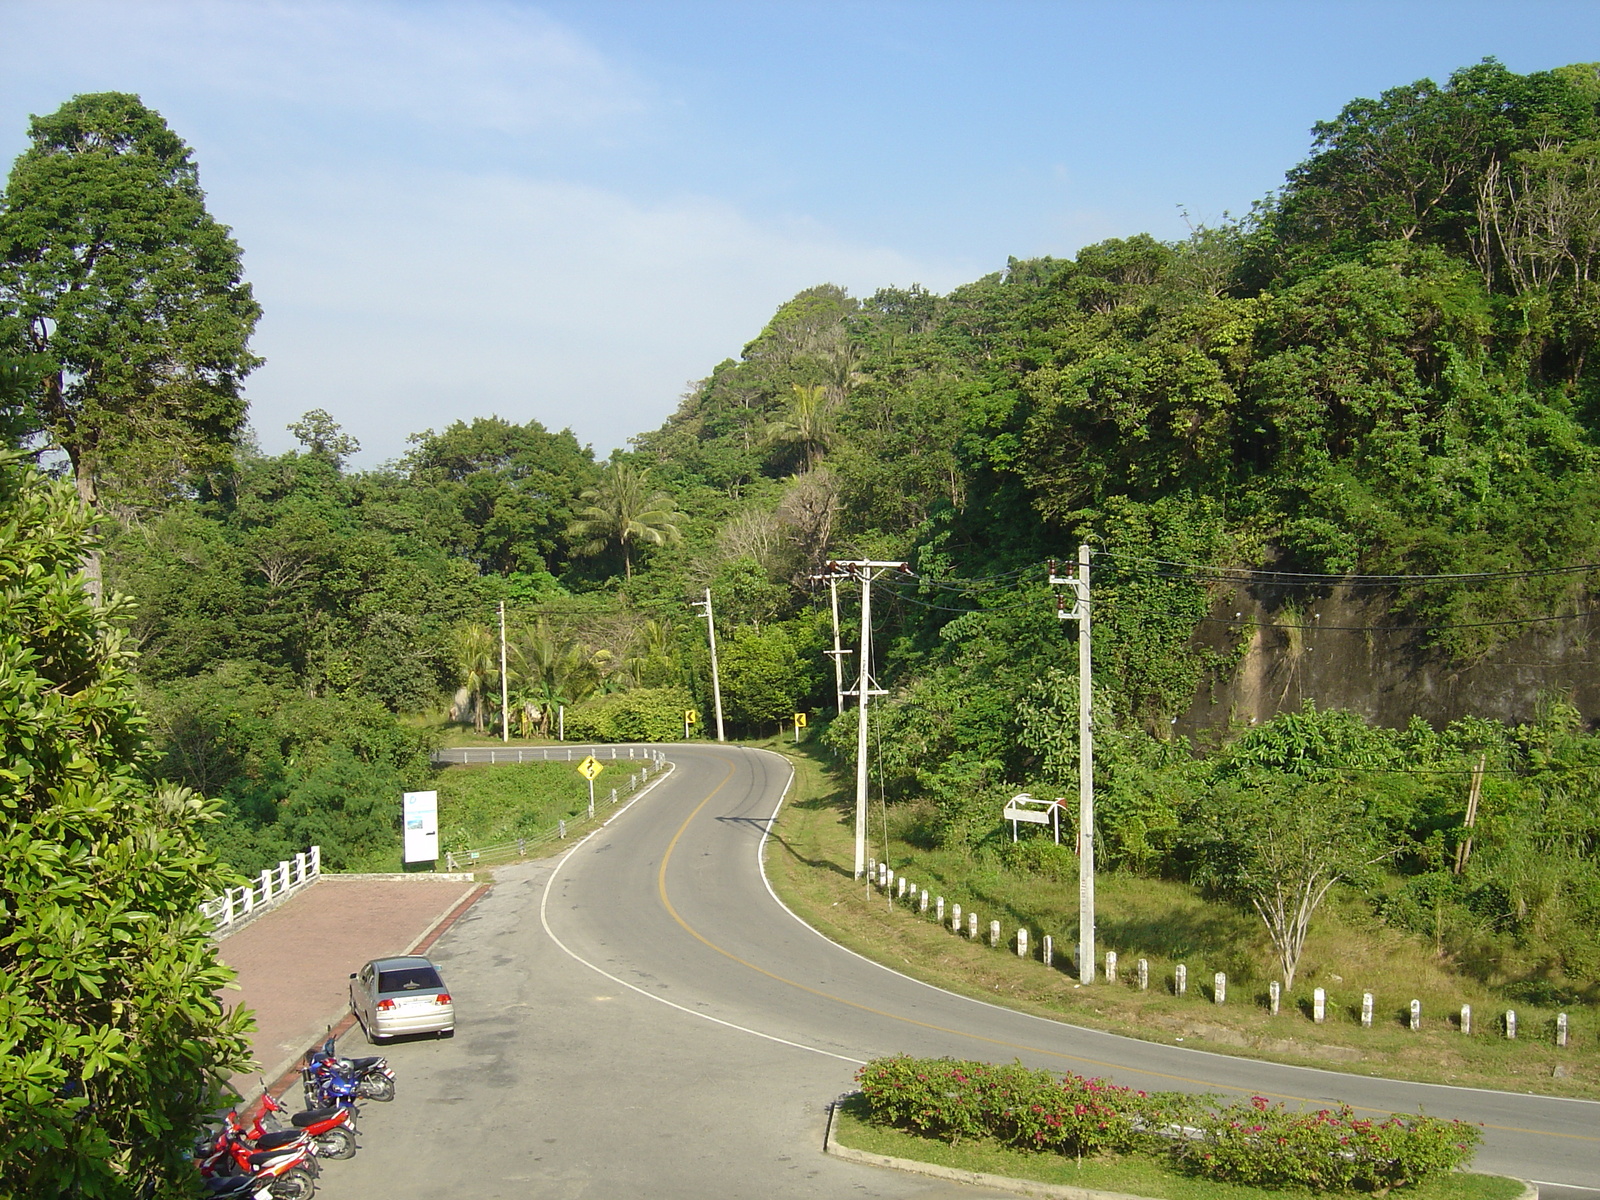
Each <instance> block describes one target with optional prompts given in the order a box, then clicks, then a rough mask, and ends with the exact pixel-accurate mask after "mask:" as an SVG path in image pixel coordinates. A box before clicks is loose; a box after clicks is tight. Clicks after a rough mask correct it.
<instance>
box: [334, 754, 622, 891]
mask: <svg viewBox="0 0 1600 1200" xmlns="http://www.w3.org/2000/svg"><path fill="white" fill-rule="evenodd" d="M606 765H607V768H608V769H609V768H610V767H611V764H609V763H608V764H606ZM627 778H628V775H627V772H626V771H623V772H621V779H622V782H624V783H626V782H627ZM602 783H604V792H605V794H606V795H609V794H610V790H611V787H612V786H613V783H612V782H610V781H607V780H606V775H605V774H602V775H601V776H600V778H599V780H597V781H596V784H595V788H596V793H597V794H599V793H600V790H601V785H602ZM428 786H429V787H430V788H432V789H434V790H435V791H437V792H438V793H439V850H440V853H441V855H442V854H443V853H444V852H445V851H447V850H451V851H455V852H456V853H458V854H459V853H462V852H464V851H467V850H473V849H478V848H480V847H483V846H491V845H495V844H497V843H501V842H507V841H512V840H514V839H516V838H518V837H531V836H532V835H534V834H537V833H542V832H544V831H545V830H548V829H551V828H554V827H555V825H556V823H557V822H558V821H561V820H567V821H569V822H573V823H574V825H573V831H574V832H577V828H576V820H577V818H578V817H579V815H580V814H586V813H587V811H588V807H589V785H588V783H587V782H585V780H584V778H583V776H581V775H579V774H578V772H577V771H576V770H574V769H573V766H572V764H571V763H565V762H560V763H533V762H530V763H498V764H495V765H493V766H489V765H479V764H476V763H475V764H473V765H471V766H461V765H453V766H443V767H439V768H437V769H436V770H435V773H434V777H433V779H432V780H431V781H430V782H429V784H428ZM569 844H570V843H569V842H563V841H556V842H549V843H545V844H543V845H541V846H537V847H535V846H529V847H528V855H529V857H536V856H539V855H543V854H552V853H555V852H556V851H558V850H561V849H564V848H565V847H566V846H567V845H569ZM400 858H401V851H400V849H399V847H387V848H385V849H384V850H382V851H380V852H379V853H377V854H373V855H369V856H368V858H367V859H366V860H364V861H362V862H361V863H360V864H359V865H358V866H357V867H356V870H359V871H400V870H402V869H404V868H403V866H402V864H401V861H400ZM437 869H438V870H444V859H443V858H442V857H441V858H440V860H439V864H438V867H437Z"/></svg>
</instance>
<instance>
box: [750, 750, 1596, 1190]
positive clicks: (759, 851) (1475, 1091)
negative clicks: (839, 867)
mask: <svg viewBox="0 0 1600 1200" xmlns="http://www.w3.org/2000/svg"><path fill="white" fill-rule="evenodd" d="M746 748H747V749H752V750H755V751H756V753H759V754H770V755H772V756H773V757H774V758H778V759H782V761H783V763H784V765H786V766H787V767H788V768H789V782H788V783H786V784H784V785H783V794H782V795H781V796H779V797H778V803H777V804H775V805H774V806H773V809H772V815H771V816H770V817H768V818H767V828H766V829H765V830H764V831H763V832H762V834H761V841H760V842H759V843H758V844H757V845H756V868H757V870H759V871H760V872H761V882H762V884H763V885H764V886H765V887H766V889H767V895H769V896H771V897H772V902H773V903H774V904H776V905H777V906H778V907H779V908H781V909H783V911H784V912H786V913H788V914H789V915H790V916H791V917H793V918H794V919H795V920H796V921H798V922H799V923H800V925H801V927H802V928H805V929H807V930H810V932H812V933H813V934H815V935H816V936H817V937H819V938H821V939H822V940H823V941H825V942H827V943H828V945H830V946H833V947H835V948H836V949H839V950H842V951H844V952H845V953H846V954H850V955H854V956H855V957H856V958H858V959H860V960H861V961H862V962H864V963H867V964H869V965H871V966H874V967H877V968H878V969H879V970H880V971H887V972H889V974H891V975H898V976H899V977H900V978H901V979H905V980H909V981H910V982H911V983H915V984H919V985H921V986H922V987H925V988H928V989H929V990H931V991H935V992H939V993H941V994H942V995H946V996H954V997H955V998H956V999H958V1000H966V1001H968V1002H969V1003H972V1004H981V1005H983V1007H985V1008H992V1009H994V1010H996V1011H997V1012H1003V1013H1009V1014H1011V1015H1012V1016H1014V1017H1027V1018H1028V1019H1029V1020H1031V1021H1042V1022H1044V1023H1045V1024H1047V1025H1055V1026H1061V1025H1065V1026H1067V1027H1068V1028H1069V1029H1076V1030H1078V1031H1080V1032H1082V1033H1087V1034H1094V1035H1097V1036H1099V1037H1105V1038H1116V1039H1118V1040H1119V1041H1121V1040H1126V1041H1132V1042H1140V1039H1138V1038H1123V1036H1122V1035H1121V1034H1117V1033H1110V1032H1108V1031H1107V1030H1104V1029H1090V1028H1089V1027H1087V1026H1084V1025H1074V1024H1072V1022H1070V1021H1057V1020H1055V1019H1053V1018H1051V1017H1040V1016H1036V1015H1035V1014H1033V1013H1026V1012H1019V1011H1018V1010H1017V1009H1014V1008H1007V1007H1005V1006H1004V1005H1003V1004H994V1003H991V1002H990V1001H988V1000H979V999H977V998H976V997H973V996H963V995H961V993H959V992H952V991H948V990H946V989H945V988H942V987H939V986H938V985H936V984H932V983H928V982H927V981H925V980H922V979H918V978H916V977H915V976H914V975H907V974H906V973H905V972H903V971H897V970H895V969H894V968H893V967H886V966H884V965H883V964H882V963H881V962H876V961H874V960H873V959H870V958H868V957H867V956H866V955H865V954H858V953H857V952H856V951H854V950H852V949H850V947H848V946H841V945H839V943H838V942H836V941H834V940H833V939H832V938H830V937H829V936H828V935H827V934H825V933H823V932H821V931H820V930H818V929H816V928H814V927H812V926H811V925H809V924H807V923H806V921H805V918H803V917H801V916H800V915H799V914H798V913H796V912H795V911H794V910H793V909H792V908H790V907H789V906H788V905H787V904H785V903H784V902H783V901H782V900H780V899H779V898H778V893H777V892H775V891H773V890H772V881H771V880H770V879H768V878H767V864H766V855H765V850H766V846H767V838H768V837H769V836H770V835H771V833H772V827H773V825H775V824H776V823H777V820H778V812H779V810H781V809H782V808H783V802H784V801H785V800H786V799H788V796H789V788H790V787H792V786H793V784H794V778H795V774H794V764H793V763H791V762H790V761H789V760H788V759H787V758H784V756H783V755H781V754H779V753H777V752H776V751H774V750H760V749H757V748H755V747H746ZM1140 1044H1141V1045H1155V1046H1165V1047H1166V1048H1167V1049H1168V1050H1182V1051H1184V1052H1185V1053H1187V1054H1193V1055H1198V1056H1200V1057H1204V1058H1220V1059H1226V1060H1228V1061H1230V1062H1253V1063H1261V1064H1262V1065H1263V1066H1268V1067H1279V1068H1282V1069H1283V1070H1286V1071H1307V1072H1313V1073H1315V1074H1318V1075H1326V1076H1328V1077H1329V1078H1330V1079H1366V1080H1378V1081H1381V1082H1386V1083H1401V1084H1410V1081H1409V1080H1405V1079H1390V1078H1389V1077H1388V1076H1386V1075H1351V1074H1349V1073H1347V1072H1345V1071H1329V1070H1326V1069H1325V1068H1322V1067H1297V1066H1292V1065H1290V1064H1289V1063H1277V1062H1271V1061H1269V1060H1267V1059H1259V1058H1246V1057H1244V1056H1241V1055H1236V1054H1218V1053H1217V1052H1216V1051H1214V1050H1198V1049H1195V1048H1194V1047H1192V1046H1169V1045H1167V1043H1166V1042H1140ZM1123 1069H1124V1070H1128V1071H1137V1072H1138V1073H1139V1074H1149V1072H1148V1071H1139V1069H1138V1068H1137V1067H1126V1068H1123ZM1218 1086H1219V1087H1221V1088H1222V1089H1223V1090H1225V1091H1235V1092H1246V1093H1247V1092H1248V1091H1249V1090H1250V1089H1248V1088H1238V1087H1233V1088H1230V1087H1227V1086H1226V1085H1222V1084H1219V1085H1218ZM1411 1086H1415V1087H1426V1088H1438V1089H1440V1090H1441V1091H1450V1092H1469V1093H1471V1094H1472V1095H1475V1096H1516V1097H1517V1098H1518V1099H1523V1100H1525V1099H1527V1098H1528V1097H1529V1096H1534V1098H1535V1099H1539V1100H1549V1101H1551V1102H1553V1103H1557V1104H1595V1105H1600V1100H1584V1099H1582V1098H1580V1097H1573V1096H1535V1094H1534V1093H1532V1092H1508V1091H1504V1090H1502V1089H1500V1088H1472V1087H1462V1086H1461V1085H1460V1084H1454V1083H1418V1084H1411ZM1550 1186H1551V1187H1573V1186H1575V1185H1573V1184H1569V1183H1553V1184H1551V1185H1550ZM1589 1190H1590V1191H1595V1192H1600V1188H1590V1189H1589Z"/></svg>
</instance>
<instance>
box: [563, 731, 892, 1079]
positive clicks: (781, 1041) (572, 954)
mask: <svg viewBox="0 0 1600 1200" xmlns="http://www.w3.org/2000/svg"><path fill="white" fill-rule="evenodd" d="M786 761H787V760H786ZM675 769H676V767H674V770H675ZM666 777H667V776H666V774H665V773H663V774H661V775H658V776H657V777H656V779H655V782H654V783H652V784H651V785H650V786H649V787H647V788H644V789H642V790H641V791H640V792H639V794H638V795H637V796H635V797H634V798H633V799H632V800H629V801H628V803H627V804H625V805H623V806H622V807H621V808H619V809H618V810H617V811H616V812H614V813H612V814H611V816H610V817H609V818H607V819H606V821H605V822H604V823H603V824H602V825H600V826H599V828H597V829H592V830H590V831H589V832H588V833H587V834H585V835H584V836H583V838H582V839H580V840H579V841H578V842H577V843H575V844H574V845H573V847H572V849H570V850H568V851H567V852H566V853H565V854H563V855H562V856H561V858H560V859H559V860H558V861H557V862H556V865H555V869H554V870H553V871H551V872H550V878H549V879H547V880H546V881H545V885H544V894H543V895H541V896H540V897H539V924H541V925H543V926H544V931H545V933H546V934H547V935H548V936H549V938H550V940H551V941H552V942H554V943H555V944H556V945H557V946H558V947H560V949H561V952H562V953H563V954H565V955H566V956H567V957H568V958H570V959H572V960H573V961H574V962H577V963H580V964H582V965H583V966H585V967H588V968H589V970H591V971H593V972H594V973H595V974H596V975H601V976H604V977H605V978H606V979H609V980H610V981H611V982H612V983H615V984H617V985H618V986H619V987H625V988H627V989H628V990H629V991H631V992H637V993H639V995H641V996H643V997H645V998H646V999H647V1000H654V1001H655V1002H656V1003H657V1004H665V1005H666V1006H667V1007H668V1008H675V1009H677V1010H678V1011H679V1012H681V1013H686V1014H688V1015H689V1016H691V1017H699V1018H700V1019H701V1020H702V1021H710V1022H711V1023H712V1024H713V1025H721V1026H722V1027H723V1028H725V1029H733V1030H737V1031H738V1032H739V1033H748V1034H750V1035H751V1036H752V1037H758V1038H761V1039H763V1040H765V1041H768V1042H776V1043H777V1044H778V1045H780V1046H789V1047H792V1048H793V1049H795V1050H809V1051H810V1052H811V1053H812V1054H821V1055H823V1056H824V1057H826V1058H835V1059H838V1060H839V1061H840V1062H847V1063H850V1064H852V1065H854V1066H858V1067H862V1066H866V1062H865V1061H864V1060H862V1059H859V1058H847V1057H846V1056H845V1055H843V1054H835V1053H833V1051H831V1050H823V1049H821V1048H820V1047H817V1046H807V1045H805V1044H804V1043H803V1042H791V1041H789V1040H788V1039H787V1038H781V1037H778V1036H777V1035H776V1034H771V1033H762V1032H761V1030H759V1029H751V1028H749V1027H748V1026H745V1025H735V1024H734V1023H733V1022H732V1021H724V1020H723V1019H722V1018H721V1017H713V1016H712V1015H711V1014H710V1013H703V1012H696V1011H695V1010H694V1009H692V1008H685V1007H684V1006H683V1005H681V1004H675V1003H673V1002H672V1001H671V1000H668V999H667V998H666V997H665V996H657V995H656V994H655V993H654V992H647V991H645V990H644V989H643V988H642V987H639V986H638V985H636V984H632V983H629V982H628V981H627V980H626V979H618V978H617V977H616V976H615V975H613V974H612V973H611V972H610V971H607V970H606V969H605V968H603V967H598V966H596V965H595V964H594V963H592V962H590V961H589V960H588V959H586V958H584V957H583V956H582V955H580V954H578V953H577V952H576V951H574V950H573V949H572V948H571V947H569V946H568V945H567V944H566V943H565V942H563V941H562V940H561V939H560V938H558V937H557V936H556V933H555V930H553V929H551V928H550V920H549V916H548V914H547V912H546V907H547V902H548V901H549V899H550V893H551V892H552V891H553V890H554V889H555V885H556V877H557V876H558V875H560V874H561V868H562V867H564V866H566V865H567V860H568V859H569V858H571V857H572V856H573V855H574V854H576V853H577V852H578V851H579V850H581V849H583V846H584V843H585V842H587V841H588V840H589V839H590V838H592V837H594V835H595V834H597V833H599V832H600V831H601V830H603V829H605V828H606V826H607V825H610V824H611V822H612V821H615V820H616V819H617V818H618V817H620V816H621V815H622V814H623V813H625V812H627V811H628V809H630V808H632V807H633V806H634V805H635V804H637V803H638V802H639V801H640V800H643V799H644V798H645V796H647V795H648V794H649V793H650V792H651V791H653V790H654V789H655V786H656V784H657V783H660V782H661V781H662V780H664V779H665V778H666ZM789 778H790V781H791V782H792V781H793V779H794V771H793V769H792V768H791V769H790V772H789ZM788 790H789V789H788V787H787V786H785V788H784V793H785V794H787V793H788ZM765 837H766V835H765V833H763V834H762V838H763V840H765ZM763 878H764V876H763Z"/></svg>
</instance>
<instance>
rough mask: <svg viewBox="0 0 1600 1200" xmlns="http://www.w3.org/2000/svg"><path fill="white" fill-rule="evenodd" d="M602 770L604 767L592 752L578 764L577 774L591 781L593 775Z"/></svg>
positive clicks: (592, 780)
mask: <svg viewBox="0 0 1600 1200" xmlns="http://www.w3.org/2000/svg"><path fill="white" fill-rule="evenodd" d="M604 770H605V768H604V767H603V766H601V765H600V760H599V759H598V758H596V757H595V756H594V755H592V754H591V755H589V757H588V758H586V759H584V760H583V761H582V762H581V763H579V764H578V774H579V775H582V776H583V777H584V778H585V779H587V780H588V781H589V782H590V783H593V782H594V777H595V776H596V775H598V774H600V772H601V771H604Z"/></svg>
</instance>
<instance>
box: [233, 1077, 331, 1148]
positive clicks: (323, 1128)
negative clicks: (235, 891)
mask: <svg viewBox="0 0 1600 1200" xmlns="http://www.w3.org/2000/svg"><path fill="white" fill-rule="evenodd" d="M288 1111H289V1110H288V1108H287V1107H285V1106H284V1105H283V1104H280V1103H279V1102H278V1101H277V1100H275V1099H273V1097H272V1093H271V1092H269V1091H267V1090H266V1088H265V1086H263V1088H262V1090H261V1106H260V1108H258V1109H257V1110H256V1117H255V1120H254V1121H253V1122H252V1123H251V1125H250V1128H249V1130H248V1131H247V1133H246V1136H247V1137H248V1138H249V1139H250V1140H251V1141H253V1142H254V1143H255V1144H256V1145H257V1146H260V1145H261V1139H262V1138H264V1137H273V1136H281V1135H282V1134H283V1133H304V1134H306V1135H307V1136H309V1137H310V1138H311V1141H312V1144H313V1145H314V1146H315V1147H316V1153H317V1157H318V1158H352V1157H354V1155H355V1152H356V1129H355V1115H356V1110H355V1109H354V1108H353V1107H352V1108H341V1107H339V1106H338V1105H333V1106H331V1107H328V1108H318V1109H311V1110H309V1111H306V1112H297V1113H295V1114H294V1115H293V1116H291V1117H290V1118H289V1123H290V1124H291V1125H293V1126H294V1129H292V1130H285V1129H283V1121H282V1117H281V1116H280V1115H279V1114H281V1113H287V1112H288ZM269 1124H270V1125H271V1126H273V1128H268V1125H269Z"/></svg>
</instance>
